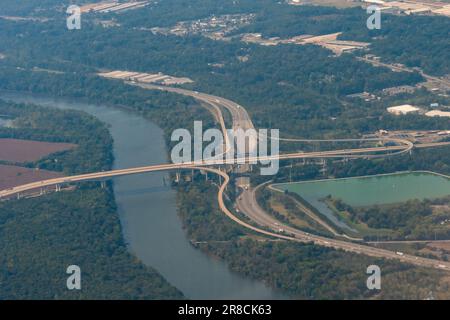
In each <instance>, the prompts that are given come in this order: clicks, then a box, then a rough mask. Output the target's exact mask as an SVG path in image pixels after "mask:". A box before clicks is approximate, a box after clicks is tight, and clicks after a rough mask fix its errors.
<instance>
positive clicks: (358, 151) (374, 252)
mask: <svg viewBox="0 0 450 320" xmlns="http://www.w3.org/2000/svg"><path fill="white" fill-rule="evenodd" d="M133 84H134V83H133ZM134 85H135V84H134ZM138 85H139V86H141V87H143V88H147V89H153V90H154V89H157V90H165V91H171V92H175V93H179V94H183V95H188V96H192V97H194V98H195V99H198V100H200V101H202V102H204V103H206V104H208V105H209V110H210V111H211V113H212V114H213V116H214V117H215V119H216V120H217V121H218V122H219V124H220V126H221V129H222V131H223V132H224V136H225V137H227V135H226V129H225V121H224V118H223V116H222V112H221V108H224V109H226V110H228V111H229V112H230V113H231V115H232V119H233V129H238V128H241V129H244V130H246V129H251V128H254V127H253V123H252V122H251V120H250V117H249V115H248V113H247V111H246V110H245V109H244V108H243V107H242V106H240V105H238V104H237V103H234V102H232V101H230V100H227V99H223V98H220V97H216V96H213V95H208V94H203V93H199V92H195V91H189V90H185V89H179V88H170V87H161V86H154V85H144V84H138ZM280 140H281V139H280ZM284 140H295V141H303V142H312V141H313V142H315V141H327V142H344V141H355V142H356V141H361V142H362V141H381V142H389V141H390V142H393V143H394V145H392V146H381V147H367V148H355V149H341V150H330V151H318V152H307V153H303V152H297V153H288V154H281V155H271V156H264V157H247V158H241V159H224V160H223V162H222V164H224V165H234V164H236V163H237V162H240V161H243V162H246V163H254V162H257V161H268V160H285V159H307V158H373V157H388V156H395V155H399V154H403V153H405V152H410V151H411V150H412V149H413V148H414V147H422V148H432V147H438V146H444V145H449V144H450V142H443V143H429V144H426V145H425V144H424V145H414V144H413V143H412V142H410V141H408V140H403V139H391V138H380V139H374V138H371V139H362V138H361V139H336V140H307V139H284ZM217 165H218V164H217V160H203V161H195V162H187V163H180V164H173V163H168V164H160V165H152V166H144V167H137V168H128V169H119V170H111V171H102V172H94V173H87V174H81V175H74V176H68V177H61V178H55V179H48V180H42V181H37V182H33V183H29V184H25V185H21V186H17V187H14V188H10V189H7V190H2V191H0V199H2V198H9V197H12V196H15V195H20V194H21V193H25V192H29V191H32V190H39V189H41V188H47V187H51V186H56V190H59V189H60V186H61V185H65V184H72V183H77V182H83V181H98V180H105V179H110V178H113V177H118V176H125V175H131V174H142V173H148V172H156V171H167V170H184V169H190V170H203V171H207V172H211V173H214V174H217V175H219V176H221V177H222V178H223V179H224V181H223V183H222V185H221V186H220V188H219V191H218V203H219V206H220V209H221V210H222V211H223V212H224V214H225V215H227V216H228V217H229V218H230V219H231V220H233V221H235V222H236V223H238V224H239V225H241V226H243V227H245V228H247V229H249V230H252V231H254V232H257V233H260V234H264V235H266V236H270V237H274V238H278V239H284V240H291V241H297V242H312V243H314V244H317V245H321V246H325V247H331V248H334V249H341V250H345V251H349V252H354V253H358V254H366V255H369V256H373V257H380V258H388V259H397V260H400V261H403V262H408V263H411V264H415V265H418V266H426V267H432V268H437V269H443V270H448V271H450V263H448V262H443V261H439V260H433V259H425V258H422V257H416V256H412V255H406V254H405V255H402V256H400V255H398V254H396V253H395V252H393V251H389V250H384V249H379V248H374V247H371V246H368V245H363V244H357V243H353V242H349V241H342V240H336V239H333V238H326V237H321V236H316V235H312V234H309V233H306V232H303V231H300V230H297V229H295V228H292V227H290V226H287V225H284V224H282V223H280V222H279V221H277V220H275V219H274V218H273V217H271V216H270V215H268V214H267V213H266V212H265V211H264V210H262V209H261V208H260V207H259V205H258V203H257V201H256V197H255V190H246V191H248V192H245V191H244V193H243V196H242V199H243V200H242V201H241V200H238V203H237V205H238V207H239V208H241V209H242V211H243V212H245V213H246V215H247V216H248V217H249V218H250V219H251V220H252V222H253V223H255V224H256V225H253V224H250V223H247V222H245V221H242V220H241V219H239V218H238V217H237V216H236V215H235V214H233V213H232V212H231V211H230V210H229V209H228V208H227V206H226V204H225V201H224V192H225V189H226V187H227V185H228V183H229V181H230V177H229V175H228V174H227V172H225V170H221V169H220V168H219V169H217V168H216V167H217ZM280 226H281V228H282V229H283V232H279V229H280ZM277 230H278V231H277Z"/></svg>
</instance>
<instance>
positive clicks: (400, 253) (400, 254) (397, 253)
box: [395, 251, 404, 256]
mask: <svg viewBox="0 0 450 320" xmlns="http://www.w3.org/2000/svg"><path fill="white" fill-rule="evenodd" d="M395 254H396V255H399V256H403V255H404V253H403V252H400V251H397V252H396V253H395Z"/></svg>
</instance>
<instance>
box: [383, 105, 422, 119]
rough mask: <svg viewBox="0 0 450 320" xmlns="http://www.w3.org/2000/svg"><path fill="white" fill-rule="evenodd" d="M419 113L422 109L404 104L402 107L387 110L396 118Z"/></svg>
mask: <svg viewBox="0 0 450 320" xmlns="http://www.w3.org/2000/svg"><path fill="white" fill-rule="evenodd" d="M419 111H420V108H418V107H414V106H412V105H409V104H403V105H400V106H393V107H389V108H387V112H389V113H391V114H394V115H396V116H400V115H405V114H409V113H417V112H419Z"/></svg>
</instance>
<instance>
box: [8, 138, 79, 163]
mask: <svg viewBox="0 0 450 320" xmlns="http://www.w3.org/2000/svg"><path fill="white" fill-rule="evenodd" d="M75 147H76V145H75V144H71V143H53V142H42V141H32V140H18V139H0V160H3V161H10V162H27V161H37V160H39V159H42V158H43V157H45V156H47V155H49V154H52V153H55V152H59V151H65V150H69V149H72V148H75Z"/></svg>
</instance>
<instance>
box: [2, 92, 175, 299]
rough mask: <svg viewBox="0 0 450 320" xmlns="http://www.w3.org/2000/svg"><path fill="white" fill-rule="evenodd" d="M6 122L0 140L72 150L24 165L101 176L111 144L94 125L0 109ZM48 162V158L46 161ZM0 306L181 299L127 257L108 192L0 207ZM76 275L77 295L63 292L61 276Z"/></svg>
mask: <svg viewBox="0 0 450 320" xmlns="http://www.w3.org/2000/svg"><path fill="white" fill-rule="evenodd" d="M0 114H2V115H7V116H9V117H10V118H12V119H13V121H14V126H13V128H5V127H0V137H2V138H4V137H8V138H18V139H34V140H40V141H51V142H54V141H57V142H72V143H77V144H78V147H77V148H76V149H75V150H73V151H68V152H64V153H62V154H60V155H58V159H59V160H60V161H58V162H57V163H55V162H54V161H50V158H48V159H43V160H40V161H38V162H37V163H30V164H27V165H29V166H33V167H34V166H38V167H41V168H46V169H50V170H61V171H63V172H65V173H67V174H74V173H79V172H89V171H100V170H108V169H110V168H111V166H112V160H113V158H112V147H113V146H112V143H113V141H112V138H111V136H110V134H109V131H108V128H107V127H106V125H105V124H103V123H101V122H100V121H99V120H97V119H96V118H94V117H92V116H90V115H88V114H85V113H83V112H79V111H74V110H55V109H50V108H46V107H41V106H36V105H28V104H14V103H10V102H5V101H0ZM53 158H54V156H53V157H52V158H51V159H53ZM0 241H1V243H2V244H4V245H2V246H0V266H1V268H0V300H9V299H181V298H183V294H182V293H181V292H179V291H178V290H177V289H176V288H174V287H173V286H171V285H170V284H169V283H167V281H166V280H165V279H164V278H163V277H162V276H161V275H160V274H158V272H157V271H155V270H154V269H152V268H151V267H147V266H145V265H144V264H143V263H142V262H140V261H139V260H138V259H137V258H136V257H135V256H134V255H132V254H131V253H129V252H128V248H127V245H126V243H125V241H124V239H123V235H122V227H121V222H120V219H119V215H118V211H117V207H116V205H115V199H114V194H113V191H112V185H111V184H109V185H107V187H106V188H100V187H99V186H98V184H96V183H85V184H81V185H79V186H78V188H77V189H76V190H75V191H71V192H68V191H63V192H60V193H53V194H48V195H45V196H42V197H37V198H29V199H21V200H10V201H2V202H0ZM74 264H75V265H78V266H80V268H81V270H82V290H80V291H77V290H75V291H69V290H67V287H66V279H67V277H68V275H67V274H66V268H67V267H68V266H69V265H74Z"/></svg>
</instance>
